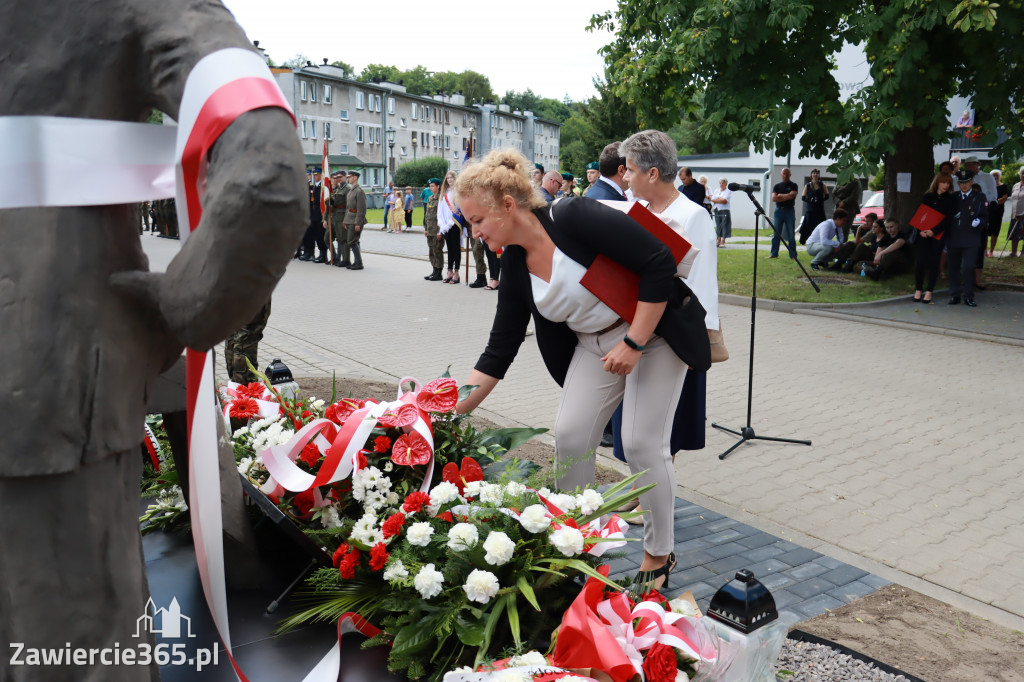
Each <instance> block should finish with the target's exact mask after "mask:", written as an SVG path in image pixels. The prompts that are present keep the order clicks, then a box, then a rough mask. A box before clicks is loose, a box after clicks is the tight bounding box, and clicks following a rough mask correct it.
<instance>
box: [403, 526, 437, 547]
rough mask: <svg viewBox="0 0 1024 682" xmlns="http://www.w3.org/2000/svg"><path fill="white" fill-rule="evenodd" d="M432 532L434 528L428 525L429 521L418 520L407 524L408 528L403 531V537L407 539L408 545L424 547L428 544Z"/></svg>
mask: <svg viewBox="0 0 1024 682" xmlns="http://www.w3.org/2000/svg"><path fill="white" fill-rule="evenodd" d="M433 534H434V529H433V528H431V527H430V524H429V523H427V522H426V521H419V522H417V523H414V524H412V525H411V526H409V530H407V531H406V532H405V537H406V539H408V540H409V544H410V545H416V546H417V547H426V546H427V545H428V544H430V536H431V535H433Z"/></svg>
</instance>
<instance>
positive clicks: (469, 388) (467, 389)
mask: <svg viewBox="0 0 1024 682" xmlns="http://www.w3.org/2000/svg"><path fill="white" fill-rule="evenodd" d="M478 388H480V387H479V386H473V385H471V384H466V385H465V386H459V400H465V399H466V398H468V397H469V394H470V393H472V392H473V391H474V390H476V389H478Z"/></svg>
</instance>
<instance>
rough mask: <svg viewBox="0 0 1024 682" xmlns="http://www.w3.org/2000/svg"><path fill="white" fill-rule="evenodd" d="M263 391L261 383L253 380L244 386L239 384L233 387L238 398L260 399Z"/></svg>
mask: <svg viewBox="0 0 1024 682" xmlns="http://www.w3.org/2000/svg"><path fill="white" fill-rule="evenodd" d="M263 392H264V388H263V384H261V383H260V382H258V381H254V382H252V383H250V384H246V385H245V386H241V385H239V386H236V387H235V394H236V395H237V396H238V397H239V398H256V399H260V398H262V397H263Z"/></svg>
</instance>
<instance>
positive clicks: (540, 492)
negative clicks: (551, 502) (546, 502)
mask: <svg viewBox="0 0 1024 682" xmlns="http://www.w3.org/2000/svg"><path fill="white" fill-rule="evenodd" d="M537 495H539V496H540V497H543V498H545V499H550V498H551V489H550V488H541V489H540V490H538V491H537Z"/></svg>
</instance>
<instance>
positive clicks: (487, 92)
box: [458, 69, 494, 104]
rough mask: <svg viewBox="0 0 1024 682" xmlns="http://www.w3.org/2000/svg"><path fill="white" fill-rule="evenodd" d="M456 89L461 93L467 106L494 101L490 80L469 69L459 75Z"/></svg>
mask: <svg viewBox="0 0 1024 682" xmlns="http://www.w3.org/2000/svg"><path fill="white" fill-rule="evenodd" d="M458 89H459V90H461V91H462V94H463V96H465V98H466V102H467V103H468V104H472V103H473V102H486V101H488V100H493V99H494V91H492V90H491V81H490V79H488V78H487V76H485V75H483V74H482V73H477V72H476V71H472V70H469V69H467V70H465V71H463V72H462V73H460V74H459V83H458Z"/></svg>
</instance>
